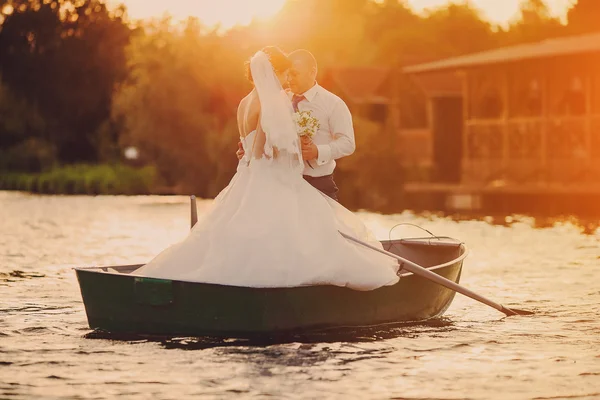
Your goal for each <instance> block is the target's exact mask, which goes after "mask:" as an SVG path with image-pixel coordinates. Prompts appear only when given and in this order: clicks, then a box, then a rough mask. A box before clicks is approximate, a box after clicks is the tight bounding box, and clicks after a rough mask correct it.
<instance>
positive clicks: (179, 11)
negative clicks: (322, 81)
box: [108, 0, 575, 29]
mask: <svg viewBox="0 0 600 400" xmlns="http://www.w3.org/2000/svg"><path fill="white" fill-rule="evenodd" d="M108 1H109V3H110V4H113V5H116V4H119V3H124V4H125V5H126V6H127V10H128V13H129V16H130V17H131V18H132V19H136V20H137V19H147V18H157V17H160V16H161V15H164V14H166V13H168V14H170V15H171V16H172V17H173V18H174V19H175V20H178V21H180V20H184V19H186V18H187V17H190V16H193V17H198V18H199V19H200V20H201V21H202V22H203V23H204V24H206V25H208V26H215V25H220V26H221V29H229V28H231V27H233V26H235V25H247V24H249V23H250V22H251V21H252V19H253V18H258V19H268V18H269V17H272V16H273V15H275V14H276V13H277V12H278V11H279V10H281V8H282V7H283V5H284V4H285V2H286V0H254V1H251V0H169V1H162V0H161V1H158V0H108ZM375 1H382V0H375ZM574 1H575V0H545V3H546V4H547V5H548V7H549V10H550V12H551V14H552V15H554V16H557V17H560V18H563V19H564V16H565V13H566V10H567V9H568V7H569V6H570V5H571V4H573V3H574ZM450 2H454V3H462V2H469V3H470V4H472V5H473V6H474V7H476V8H478V9H480V10H481V12H482V14H483V16H484V17H485V18H486V19H488V20H489V21H491V22H492V23H496V24H501V25H505V24H506V23H508V21H510V20H512V19H514V18H516V17H517V16H518V12H519V4H520V0H408V2H407V4H408V5H410V6H411V7H414V9H415V10H416V11H417V12H422V11H424V10H426V9H430V8H435V7H440V6H443V5H445V4H448V3H450Z"/></svg>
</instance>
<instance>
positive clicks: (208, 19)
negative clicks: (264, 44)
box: [122, 0, 286, 29]
mask: <svg viewBox="0 0 600 400" xmlns="http://www.w3.org/2000/svg"><path fill="white" fill-rule="evenodd" d="M122 1H123V3H124V4H125V5H126V6H127V10H128V13H129V16H130V17H131V18H133V19H146V18H152V17H159V16H161V15H163V14H165V13H168V14H170V15H171V16H173V18H174V19H176V20H184V19H186V18H187V17H189V16H193V17H198V18H199V19H200V20H201V21H202V22H203V23H204V24H206V25H209V26H214V25H217V24H218V25H221V28H222V29H228V28H231V27H233V26H235V25H246V24H249V23H250V22H251V21H252V19H253V18H259V19H265V18H269V17H271V16H273V15H275V14H276V13H277V12H278V11H279V10H280V9H281V7H283V4H284V3H285V1H286V0H259V1H247V0H243V1H240V0H217V1H215V0H196V1H190V0H170V1H156V0H122Z"/></svg>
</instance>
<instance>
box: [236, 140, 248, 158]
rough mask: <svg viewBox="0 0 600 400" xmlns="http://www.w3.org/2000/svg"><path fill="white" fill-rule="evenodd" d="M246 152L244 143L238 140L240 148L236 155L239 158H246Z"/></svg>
mask: <svg viewBox="0 0 600 400" xmlns="http://www.w3.org/2000/svg"><path fill="white" fill-rule="evenodd" d="M245 153H246V152H245V151H244V145H243V144H242V142H241V141H240V142H238V150H237V151H236V152H235V155H236V156H237V158H238V160H241V159H242V158H244V154H245Z"/></svg>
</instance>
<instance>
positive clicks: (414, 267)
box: [339, 231, 533, 316]
mask: <svg viewBox="0 0 600 400" xmlns="http://www.w3.org/2000/svg"><path fill="white" fill-rule="evenodd" d="M339 232H340V234H341V235H342V236H343V237H345V238H346V239H348V240H350V241H353V242H355V243H358V244H361V245H363V246H365V247H368V248H369V249H371V250H375V251H377V252H379V253H382V254H385V255H386V256H389V257H392V258H395V259H396V260H398V261H400V262H402V263H403V265H402V268H403V269H406V270H407V271H410V272H412V273H413V274H415V275H419V276H421V277H423V278H425V279H429V280H430V281H433V282H435V283H437V284H440V285H442V286H445V287H447V288H448V289H450V290H454V291H455V292H457V293H460V294H463V295H465V296H467V297H470V298H472V299H473V300H477V301H478V302H480V303H483V304H486V305H488V306H490V307H492V308H495V309H496V310H498V311H500V312H503V313H504V314H506V315H507V316H511V315H531V314H533V313H532V312H531V311H525V310H517V309H515V308H508V307H504V306H503V305H502V304H498V303H496V302H494V301H492V300H490V299H487V298H485V297H483V296H481V295H479V294H477V293H475V292H473V291H471V290H469V289H467V288H465V287H463V286H461V285H459V284H456V283H454V282H452V281H451V280H449V279H446V278H444V277H443V276H440V275H438V274H436V273H433V272H431V271H429V270H427V269H425V268H423V267H421V266H420V265H418V264H415V263H414V262H412V261H409V260H407V259H405V258H402V257H400V256H398V255H396V254H394V253H390V252H389V251H385V250H382V249H379V248H377V247H375V246H372V245H370V244H368V243H365V242H363V241H362V240H359V239H356V238H355V237H352V236H350V235H346V234H345V233H344V232H341V231H339Z"/></svg>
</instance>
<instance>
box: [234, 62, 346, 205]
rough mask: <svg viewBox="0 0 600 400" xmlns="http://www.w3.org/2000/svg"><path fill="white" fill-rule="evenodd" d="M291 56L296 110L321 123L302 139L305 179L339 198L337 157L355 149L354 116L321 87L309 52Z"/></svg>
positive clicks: (241, 154)
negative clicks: (313, 131) (336, 172)
mask: <svg viewBox="0 0 600 400" xmlns="http://www.w3.org/2000/svg"><path fill="white" fill-rule="evenodd" d="M288 58H289V59H290V61H291V62H292V68H291V69H290V71H289V78H288V83H289V87H290V93H289V95H290V99H291V100H292V106H293V107H294V111H312V116H313V117H315V118H317V119H318V121H319V125H320V128H319V130H318V131H317V132H316V133H315V135H314V136H313V137H312V140H310V139H309V140H307V141H304V140H303V141H302V158H303V159H304V160H305V161H304V173H303V175H304V179H305V180H306V181H307V182H308V183H310V184H311V185H312V186H314V187H315V188H317V189H318V190H320V191H321V192H323V193H325V194H326V195H327V196H329V197H331V198H332V199H334V200H336V201H337V200H338V198H337V193H338V188H337V186H336V184H335V181H334V180H333V171H334V169H335V165H336V162H335V160H337V159H339V158H342V157H345V156H349V155H350V154H352V153H354V149H355V148H356V145H355V141H354V128H353V126H352V115H351V114H350V110H349V109H348V107H347V106H346V103H344V101H343V100H342V99H340V98H339V97H338V96H336V95H335V94H333V93H331V92H329V91H328V90H326V89H324V88H322V87H321V86H319V84H318V83H317V81H316V78H317V60H316V59H315V57H314V56H313V55H312V54H311V53H310V52H309V51H307V50H296V51H294V52H292V53H290V54H289V55H288ZM236 154H237V157H238V159H241V158H242V157H243V156H244V150H243V148H242V144H241V142H240V143H238V151H237V153H236Z"/></svg>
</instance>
